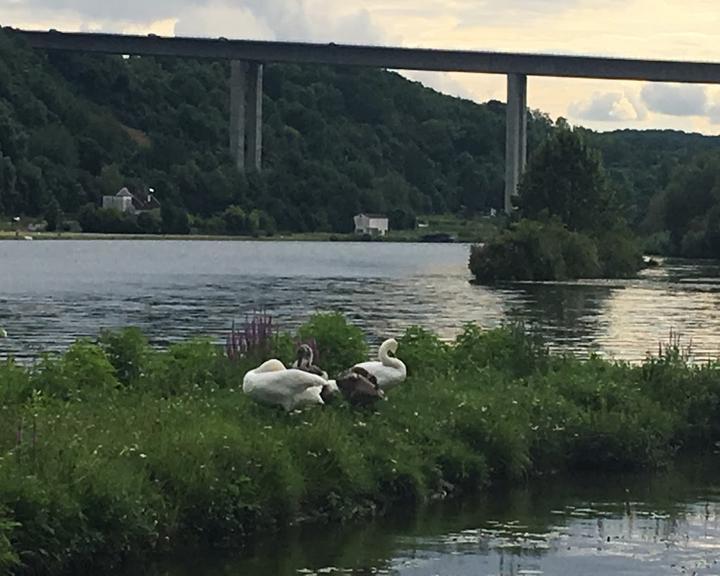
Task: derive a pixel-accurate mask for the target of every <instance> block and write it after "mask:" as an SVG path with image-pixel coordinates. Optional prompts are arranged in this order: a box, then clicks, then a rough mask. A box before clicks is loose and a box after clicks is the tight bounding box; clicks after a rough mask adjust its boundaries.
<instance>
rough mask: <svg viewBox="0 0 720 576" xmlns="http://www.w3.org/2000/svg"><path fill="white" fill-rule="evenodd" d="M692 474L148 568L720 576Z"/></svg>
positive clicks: (165, 571) (540, 490)
mask: <svg viewBox="0 0 720 576" xmlns="http://www.w3.org/2000/svg"><path fill="white" fill-rule="evenodd" d="M717 477H718V476H717V467H715V469H714V471H713V470H708V469H703V467H702V466H698V467H697V468H694V467H693V468H692V469H686V470H684V471H683V472H682V473H681V472H680V471H676V472H674V473H671V474H667V475H665V476H661V477H638V476H636V477H625V478H622V477H612V478H608V479H602V478H597V477H592V478H590V477H577V478H573V479H569V481H558V480H553V481H552V482H547V483H545V484H542V483H541V484H539V485H536V486H535V487H534V488H532V489H519V490H516V491H511V492H509V493H505V494H492V495H489V496H487V497H485V498H483V499H481V500H477V499H476V500H474V501H469V502H468V501H464V502H447V503H441V504H438V505H435V506H432V507H429V508H428V509H426V510H422V511H420V512H419V513H417V514H412V515H410V514H407V513H403V512H402V511H398V514H396V515H395V516H393V517H390V518H388V519H385V520H378V521H368V522H365V523H363V524H361V525H356V526H348V527H345V528H343V530H337V529H336V528H334V527H329V528H328V527H326V528H317V527H305V528H303V529H301V530H296V531H293V532H289V533H285V534H280V535H278V536H276V537H274V538H272V539H270V540H266V541H263V542H262V543H261V544H258V545H256V546H254V547H251V548H250V549H249V550H246V551H245V553H243V554H242V555H240V556H238V557H235V558H232V557H223V556H222V555H218V554H217V553H214V554H209V555H203V554H200V555H197V554H195V555H193V558H191V559H190V558H180V559H177V558H176V559H174V560H173V561H169V562H160V563H158V564H157V565H156V566H154V567H147V566H146V567H144V569H145V570H146V571H147V572H146V573H149V574H151V575H152V576H190V575H197V576H221V575H230V574H233V575H234V574H238V575H239V574H253V575H257V576H271V575H272V576H290V575H300V574H308V575H321V574H346V575H353V576H360V575H367V574H392V575H396V576H433V575H443V576H471V575H472V576H476V575H496V576H520V575H533V574H537V575H540V574H547V575H558V574H567V575H568V576H582V575H588V576H589V575H601V576H609V575H625V576H630V575H632V576H663V575H674V574H678V575H680V574H687V575H691V574H695V575H696V576H709V575H717V574H720V564H719V562H720V484H717V483H716V481H715V480H714V479H716V478H717Z"/></svg>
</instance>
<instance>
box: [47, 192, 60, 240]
mask: <svg viewBox="0 0 720 576" xmlns="http://www.w3.org/2000/svg"><path fill="white" fill-rule="evenodd" d="M59 220H60V204H58V201H57V200H56V199H55V197H54V196H53V197H52V198H51V199H50V202H48V205H47V207H46V208H45V221H46V222H47V229H48V231H49V232H54V231H55V230H57V229H58V225H59V224H60V222H59Z"/></svg>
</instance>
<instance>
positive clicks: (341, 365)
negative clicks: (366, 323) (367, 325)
mask: <svg viewBox="0 0 720 576" xmlns="http://www.w3.org/2000/svg"><path fill="white" fill-rule="evenodd" d="M298 336H299V338H300V339H301V340H310V339H314V340H315V342H316V343H317V348H318V353H319V354H318V356H319V357H318V358H316V359H315V362H316V363H317V364H318V365H319V366H321V367H322V368H323V369H324V370H325V371H326V372H327V373H328V374H330V375H331V376H335V375H336V374H339V373H340V372H342V371H343V370H346V369H347V368H350V367H351V366H353V365H355V364H357V363H358V362H363V361H364V360H367V357H368V346H367V343H366V342H365V336H364V335H363V332H362V330H360V329H359V328H358V327H357V326H352V325H351V324H348V322H347V320H345V317H344V316H343V315H342V314H340V313H339V312H335V313H329V314H316V315H315V316H313V317H312V318H310V320H309V321H308V322H306V323H305V324H303V325H302V326H301V327H300V328H299V330H298Z"/></svg>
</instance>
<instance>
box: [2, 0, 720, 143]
mask: <svg viewBox="0 0 720 576" xmlns="http://www.w3.org/2000/svg"><path fill="white" fill-rule="evenodd" d="M718 1H719V0H684V1H682V2H681V1H680V0H673V1H670V0H605V1H603V2H599V1H596V0H445V1H444V2H437V1H431V0H368V1H365V2H361V1H358V0H342V1H341V0H124V1H122V0H0V23H2V24H3V25H5V26H14V27H18V28H32V29H49V28H56V29H58V30H68V31H69V30H84V31H112V32H125V33H140V34H147V33H151V32H152V33H155V34H161V35H178V36H183V35H194V36H226V37H228V38H253V39H280V40H307V41H320V42H330V41H333V42H337V43H343V42H345V43H371V44H392V45H401V46H412V47H415V46H422V47H430V48H461V49H468V50H494V51H509V52H510V51H512V52H549V53H556V54H588V55H606V56H627V57H646V58H657V59H678V60H702V61H716V62H720V42H719V41H718V40H720V5H719V4H718ZM407 75H408V76H411V77H413V78H416V79H419V80H421V81H422V82H424V83H426V84H428V85H430V86H433V87H434V88H436V89H438V90H441V91H443V92H447V93H451V94H456V95H461V96H464V97H467V98H472V99H473V100H477V101H480V102H482V101H486V100H489V99H492V98H494V99H498V100H504V99H505V79H504V77H502V76H492V75H474V74H440V73H407ZM528 105H529V106H530V107H532V108H539V109H541V110H543V111H545V112H548V113H549V114H550V115H551V116H552V117H553V118H555V117H557V116H564V117H566V118H568V119H569V120H570V121H571V122H573V123H576V124H582V125H585V126H590V127H592V128H595V129H598V130H613V129H616V128H627V127H635V128H678V129H683V130H688V131H698V132H704V133H711V134H718V133H720V87H717V88H716V87H713V86H694V85H675V84H650V83H642V82H619V81H600V80H598V81H596V80H568V79H550V78H530V79H529V81H528Z"/></svg>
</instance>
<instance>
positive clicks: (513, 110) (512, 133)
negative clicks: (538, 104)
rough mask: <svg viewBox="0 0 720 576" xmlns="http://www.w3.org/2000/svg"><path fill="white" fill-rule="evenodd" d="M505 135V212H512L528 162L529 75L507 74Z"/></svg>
mask: <svg viewBox="0 0 720 576" xmlns="http://www.w3.org/2000/svg"><path fill="white" fill-rule="evenodd" d="M506 110H507V111H506V114H507V119H506V123H507V124H506V129H505V130H506V136H505V212H506V213H508V214H510V213H511V212H512V197H513V196H514V195H515V194H516V193H517V188H518V185H519V184H520V178H521V177H522V174H523V172H524V171H525V164H526V162H527V76H526V75H525V74H508V75H507V108H506Z"/></svg>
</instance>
